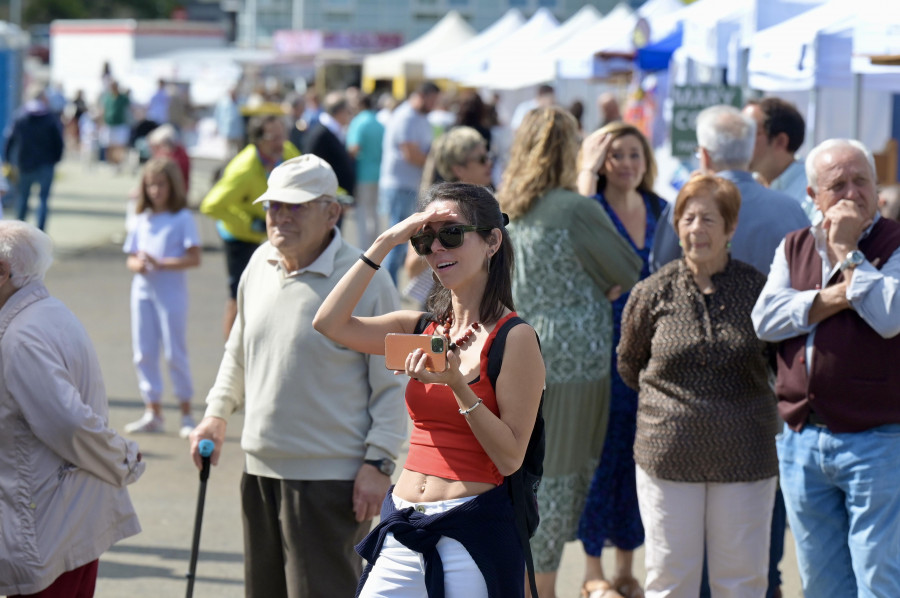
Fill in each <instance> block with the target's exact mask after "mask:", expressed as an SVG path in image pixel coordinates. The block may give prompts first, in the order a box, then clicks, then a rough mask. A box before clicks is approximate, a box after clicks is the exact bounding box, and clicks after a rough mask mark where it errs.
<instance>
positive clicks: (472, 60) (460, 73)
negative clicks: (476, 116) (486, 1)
mask: <svg viewBox="0 0 900 598" xmlns="http://www.w3.org/2000/svg"><path fill="white" fill-rule="evenodd" d="M524 23H525V17H523V16H522V13H521V11H519V9H517V8H510V9H509V10H508V11H506V13H505V14H504V15H503V16H502V17H500V19H499V20H497V21H496V22H495V23H494V24H493V25H491V26H490V27H488V28H487V29H485V30H484V31H482V32H481V33H479V34H478V35H476V36H475V37H473V38H471V39H470V40H469V41H467V42H465V43H464V44H462V45H460V46H457V47H455V48H450V49H448V50H447V51H445V52H442V53H440V54H437V55H436V56H432V57H429V58H427V59H426V61H425V75H426V76H427V77H429V78H432V79H453V80H457V79H460V78H462V77H464V76H465V75H466V74H467V73H471V72H477V71H480V70H482V69H483V68H484V65H483V64H482V63H483V62H484V60H485V58H486V57H487V56H488V55H489V53H490V52H491V50H492V49H493V47H494V46H496V45H497V44H498V43H501V42H502V41H503V40H505V39H506V38H507V37H509V36H510V35H512V33H513V32H515V31H516V30H518V29H519V28H520V27H522V25H523V24H524Z"/></svg>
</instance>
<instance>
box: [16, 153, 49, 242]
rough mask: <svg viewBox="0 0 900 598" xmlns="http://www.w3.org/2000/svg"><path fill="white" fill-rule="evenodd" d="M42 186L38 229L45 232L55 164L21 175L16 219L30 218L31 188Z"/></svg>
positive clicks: (24, 172)
mask: <svg viewBox="0 0 900 598" xmlns="http://www.w3.org/2000/svg"><path fill="white" fill-rule="evenodd" d="M35 183H37V184H38V185H40V195H39V197H40V200H41V203H40V204H38V209H37V227H38V228H39V229H41V230H44V225H45V224H46V223H47V203H48V202H49V200H50V185H51V184H52V183H53V164H45V165H43V166H38V167H37V168H35V169H34V170H29V171H27V172H26V171H22V172H20V173H19V197H18V198H17V201H16V218H18V219H19V220H25V218H26V217H27V216H28V197H29V196H30V195H31V187H32V186H33V185H34V184H35Z"/></svg>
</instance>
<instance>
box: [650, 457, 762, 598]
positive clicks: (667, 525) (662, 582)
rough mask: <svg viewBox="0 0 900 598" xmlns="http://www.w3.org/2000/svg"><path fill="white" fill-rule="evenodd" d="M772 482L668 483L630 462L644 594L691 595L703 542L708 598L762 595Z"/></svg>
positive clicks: (695, 589) (659, 596) (676, 597)
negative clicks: (644, 574)
mask: <svg viewBox="0 0 900 598" xmlns="http://www.w3.org/2000/svg"><path fill="white" fill-rule="evenodd" d="M776 483H777V478H776V477H771V478H767V479H764V480H760V481H756V482H743V483H733V484H714V483H708V484H694V483H688V482H671V481H668V480H662V479H659V478H655V477H653V476H651V475H649V474H648V473H647V472H645V471H644V470H643V469H641V468H640V467H637V494H638V505H639V506H640V510H641V519H642V520H643V522H644V531H645V535H646V540H645V546H644V560H645V565H646V569H647V581H646V587H645V590H644V591H645V595H646V598H662V597H667V598H696V597H697V594H698V593H699V592H700V576H701V573H702V570H703V548H704V541H705V543H706V555H707V562H708V566H709V585H710V589H711V590H712V596H713V598H726V597H727V598H763V596H765V594H766V588H767V586H768V572H769V540H770V530H769V527H770V526H771V524H772V507H773V505H774V502H775V487H776Z"/></svg>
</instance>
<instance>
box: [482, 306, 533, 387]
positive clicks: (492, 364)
mask: <svg viewBox="0 0 900 598" xmlns="http://www.w3.org/2000/svg"><path fill="white" fill-rule="evenodd" d="M524 323H525V320H523V319H522V318H520V317H519V316H514V317H512V318H510V319H508V320H507V321H506V322H504V323H503V326H501V327H500V329H499V330H497V334H495V335H494V342H493V344H491V348H490V349H488V365H487V371H488V378H490V380H491V386H493V387H494V388H496V387H497V377H498V376H499V375H500V367H501V366H502V365H503V351H504V350H505V349H506V336H507V335H508V334H509V331H510V330H512V329H513V328H515V327H516V326H518V325H519V324H524Z"/></svg>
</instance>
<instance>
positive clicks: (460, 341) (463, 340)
mask: <svg viewBox="0 0 900 598" xmlns="http://www.w3.org/2000/svg"><path fill="white" fill-rule="evenodd" d="M452 326H453V313H452V312H451V313H450V315H449V316H447V319H446V320H444V323H443V324H442V328H443V334H444V337H445V338H446V339H447V340H450V328H451V327H452ZM480 328H481V324H479V323H478V322H472V323H471V324H469V327H468V328H466V331H465V332H463V333H462V336H460V337H459V338H457V339H456V340H454V341H451V342H450V345H449V347H448V349H449V350H450V351H453V350H455V349H456V348H457V347H461V346H463V345H464V344H467V343H468V342H469V341H470V340H471V338H472V337H473V336H475V331H477V330H479V329H480Z"/></svg>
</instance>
